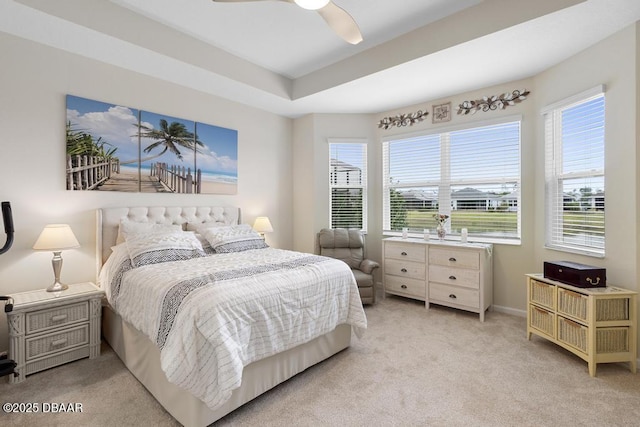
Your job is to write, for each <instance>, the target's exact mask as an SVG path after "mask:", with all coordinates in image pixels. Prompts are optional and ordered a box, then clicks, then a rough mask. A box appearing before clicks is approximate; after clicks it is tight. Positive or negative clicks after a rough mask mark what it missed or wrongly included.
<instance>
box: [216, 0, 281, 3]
mask: <svg viewBox="0 0 640 427" xmlns="http://www.w3.org/2000/svg"><path fill="white" fill-rule="evenodd" d="M211 1H213V2H214V3H246V2H251V1H286V2H287V3H293V0H211Z"/></svg>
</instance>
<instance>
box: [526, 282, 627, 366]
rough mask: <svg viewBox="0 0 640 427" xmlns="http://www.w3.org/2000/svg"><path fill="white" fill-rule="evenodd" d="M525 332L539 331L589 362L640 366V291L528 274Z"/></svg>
mask: <svg viewBox="0 0 640 427" xmlns="http://www.w3.org/2000/svg"><path fill="white" fill-rule="evenodd" d="M526 278H527V338H528V339H529V340H530V339H531V335H532V334H535V335H537V336H540V337H542V338H545V339H547V340H549V341H551V342H553V343H555V344H557V345H559V346H560V347H563V348H565V349H567V350H569V351H570V352H572V353H573V354H575V355H577V356H578V357H580V358H582V359H583V360H585V361H586V362H587V363H588V365H589V375H591V376H592V377H594V376H595V375H596V365H597V364H598V363H608V362H629V369H630V370H631V372H633V373H635V372H636V351H637V335H636V334H637V332H636V325H637V302H636V298H637V293H636V292H634V291H629V290H626V289H622V288H618V287H615V286H607V287H605V288H577V287H575V286H571V285H566V284H564V283H560V282H556V281H555V280H550V279H546V278H544V277H543V275H542V274H527V275H526Z"/></svg>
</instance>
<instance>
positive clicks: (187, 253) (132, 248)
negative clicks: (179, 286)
mask: <svg viewBox="0 0 640 427" xmlns="http://www.w3.org/2000/svg"><path fill="white" fill-rule="evenodd" d="M126 243H127V250H128V251H129V257H130V258H131V263H132V264H133V266H134V267H140V266H143V265H149V264H158V263H161V262H169V261H180V260H185V259H191V258H196V257H203V256H205V253H204V250H203V249H202V245H201V244H200V242H199V241H198V239H197V238H196V236H195V234H194V233H192V232H185V231H179V232H170V233H151V234H132V235H130V236H127V238H126Z"/></svg>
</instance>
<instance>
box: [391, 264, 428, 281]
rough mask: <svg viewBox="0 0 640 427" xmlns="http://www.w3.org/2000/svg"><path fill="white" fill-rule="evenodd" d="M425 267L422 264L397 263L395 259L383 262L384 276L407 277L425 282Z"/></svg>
mask: <svg viewBox="0 0 640 427" xmlns="http://www.w3.org/2000/svg"><path fill="white" fill-rule="evenodd" d="M426 271H427V269H426V267H425V265H424V263H418V262H410V261H399V260H395V259H385V260H384V274H391V275H394V276H400V277H408V278H410V279H416V280H425V279H426Z"/></svg>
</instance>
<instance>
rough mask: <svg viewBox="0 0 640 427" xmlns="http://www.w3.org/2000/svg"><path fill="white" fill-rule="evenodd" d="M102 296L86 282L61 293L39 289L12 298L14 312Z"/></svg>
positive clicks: (94, 287)
mask: <svg viewBox="0 0 640 427" xmlns="http://www.w3.org/2000/svg"><path fill="white" fill-rule="evenodd" d="M102 294H103V291H102V290H101V289H100V288H98V287H97V286H96V285H94V284H93V283H91V282H85V283H75V284H73V285H69V288H68V289H66V290H64V291H61V292H47V291H46V290H44V289H38V290H35V291H26V292H18V293H15V294H11V295H10V296H11V298H13V304H14V310H16V309H19V308H25V307H30V306H34V305H40V304H47V303H53V302H58V301H67V300H73V299H82V298H91V297H92V296H100V295H102Z"/></svg>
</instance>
